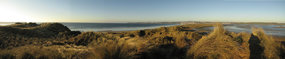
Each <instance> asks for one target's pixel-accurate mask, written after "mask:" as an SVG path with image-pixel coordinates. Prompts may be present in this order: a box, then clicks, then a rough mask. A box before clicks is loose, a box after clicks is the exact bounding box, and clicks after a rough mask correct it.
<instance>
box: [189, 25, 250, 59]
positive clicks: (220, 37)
mask: <svg viewBox="0 0 285 59" xmlns="http://www.w3.org/2000/svg"><path fill="white" fill-rule="evenodd" d="M240 47H241V46H240V45H239V43H238V42H236V41H234V40H233V38H232V37H230V36H228V35H226V31H225V30H224V29H223V27H222V25H217V26H216V28H215V29H214V31H213V32H212V33H210V34H209V35H207V36H204V37H202V38H201V39H200V40H199V41H198V42H197V43H195V44H194V45H193V46H191V48H190V49H189V51H188V56H189V57H188V58H194V59H200V58H207V59H211V58H213V59H246V58H248V57H249V52H245V51H244V50H245V49H240ZM244 54H245V55H244Z"/></svg>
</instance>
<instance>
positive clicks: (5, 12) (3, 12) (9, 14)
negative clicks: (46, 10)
mask: <svg viewBox="0 0 285 59" xmlns="http://www.w3.org/2000/svg"><path fill="white" fill-rule="evenodd" d="M0 22H36V21H35V20H33V19H32V18H31V17H29V16H28V15H25V14H24V12H22V11H21V9H20V8H17V7H15V6H13V5H9V4H0Z"/></svg>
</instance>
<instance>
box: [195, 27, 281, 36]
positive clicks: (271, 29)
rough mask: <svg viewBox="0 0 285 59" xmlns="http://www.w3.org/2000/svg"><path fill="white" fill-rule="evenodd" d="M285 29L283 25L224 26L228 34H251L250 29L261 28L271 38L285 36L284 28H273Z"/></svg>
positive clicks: (211, 28) (207, 28) (208, 28)
mask: <svg viewBox="0 0 285 59" xmlns="http://www.w3.org/2000/svg"><path fill="white" fill-rule="evenodd" d="M280 26H281V27H285V25H269V24H231V25H227V26H224V28H225V29H226V30H227V31H230V32H236V33H238V32H248V33H251V32H252V30H251V28H252V27H256V28H262V29H263V30H264V31H265V33H266V34H267V35H273V36H285V28H275V27H280ZM213 29H214V27H205V28H200V29H198V30H213Z"/></svg>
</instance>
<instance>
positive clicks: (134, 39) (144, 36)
mask: <svg viewBox="0 0 285 59" xmlns="http://www.w3.org/2000/svg"><path fill="white" fill-rule="evenodd" d="M213 26H214V27H215V29H214V30H213V31H202V30H195V28H203V27H213ZM252 31H253V33H245V32H242V33H234V32H228V31H227V30H225V29H224V28H223V25H222V24H186V25H179V26H172V27H161V28H156V29H146V30H137V31H122V32H78V31H70V29H68V28H67V27H66V26H64V25H62V24H60V23H43V24H35V23H18V24H13V25H8V26H2V27H0V48H1V50H0V59H1V58H2V59H283V58H284V55H285V44H284V41H280V40H279V39H284V38H279V39H275V38H274V37H272V36H268V35H266V33H264V31H263V29H260V28H253V29H252ZM277 40H278V41H277Z"/></svg>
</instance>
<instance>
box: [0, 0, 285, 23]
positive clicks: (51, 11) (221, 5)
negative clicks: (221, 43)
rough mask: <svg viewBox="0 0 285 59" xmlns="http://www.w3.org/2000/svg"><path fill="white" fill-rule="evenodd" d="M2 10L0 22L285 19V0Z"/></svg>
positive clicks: (5, 6) (69, 2)
mask: <svg viewBox="0 0 285 59" xmlns="http://www.w3.org/2000/svg"><path fill="white" fill-rule="evenodd" d="M1 9H2V10H1ZM1 11H2V13H1V14H0V22H18V21H26V22H170V21H218V22H220V21H221V22H285V0H1V1H0V12H1ZM7 15H8V16H7Z"/></svg>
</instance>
